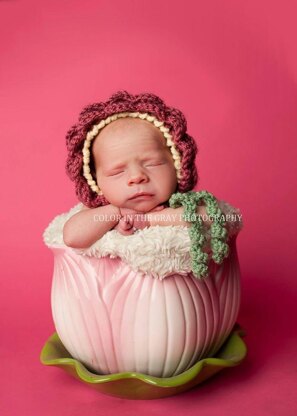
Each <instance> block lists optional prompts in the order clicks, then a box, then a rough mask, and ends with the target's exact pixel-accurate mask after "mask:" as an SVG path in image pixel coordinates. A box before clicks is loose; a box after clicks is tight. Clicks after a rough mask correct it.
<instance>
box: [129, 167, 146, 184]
mask: <svg viewBox="0 0 297 416" xmlns="http://www.w3.org/2000/svg"><path fill="white" fill-rule="evenodd" d="M147 180H148V177H147V175H146V174H145V172H143V171H142V170H140V169H139V170H135V171H134V172H131V173H130V175H129V179H128V184H129V185H133V184H134V183H141V182H147Z"/></svg>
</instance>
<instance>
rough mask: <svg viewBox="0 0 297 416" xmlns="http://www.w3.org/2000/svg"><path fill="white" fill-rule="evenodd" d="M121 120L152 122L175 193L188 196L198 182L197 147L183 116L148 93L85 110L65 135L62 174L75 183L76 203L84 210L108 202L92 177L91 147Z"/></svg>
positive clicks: (123, 95) (122, 93)
mask: <svg viewBox="0 0 297 416" xmlns="http://www.w3.org/2000/svg"><path fill="white" fill-rule="evenodd" d="M122 117H138V118H141V119H143V120H148V121H150V122H152V123H153V124H154V125H155V126H156V127H157V128H159V129H160V131H161V132H162V133H163V135H164V137H165V139H166V144H167V146H168V147H169V148H170V150H171V153H172V157H173V161H174V165H175V168H176V171H177V182H178V186H177V190H176V191H177V192H188V191H190V190H192V189H193V188H194V186H195V185H196V183H197V180H198V174H197V169H196V166H195V157H196V154H197V146H196V143H195V141H194V140H193V138H192V137H191V136H189V135H188V134H187V132H186V131H187V122H186V119H185V116H184V115H183V113H182V112H181V111H180V110H178V109H176V108H173V107H168V106H167V105H166V104H165V103H164V101H163V100H162V99H161V98H159V97H158V96H156V95H154V94H150V93H142V94H137V95H132V94H129V93H128V92H127V91H118V92H116V93H115V94H113V95H112V96H111V97H110V98H109V99H108V100H107V101H105V102H99V103H94V104H90V105H88V106H86V107H85V108H84V109H83V110H82V111H81V113H80V115H79V119H78V122H77V123H76V124H75V125H73V126H72V127H71V128H70V130H69V131H68V133H67V136H66V145H67V150H68V157H67V162H66V172H67V175H68V176H69V178H70V179H71V180H72V181H73V182H74V183H75V190H76V195H77V197H78V199H79V200H80V201H81V202H82V203H83V204H84V205H86V206H87V207H89V208H95V207H98V206H101V205H106V204H108V203H109V202H108V201H107V199H106V198H105V197H104V195H103V194H102V192H101V191H100V189H99V187H98V185H97V183H96V178H95V177H94V174H93V176H92V170H91V166H92V163H93V162H92V158H91V152H90V149H91V144H92V140H93V139H94V138H95V137H96V136H97V135H98V133H99V131H100V129H102V128H104V126H106V125H108V124H109V123H111V122H112V121H114V120H116V119H118V118H122Z"/></svg>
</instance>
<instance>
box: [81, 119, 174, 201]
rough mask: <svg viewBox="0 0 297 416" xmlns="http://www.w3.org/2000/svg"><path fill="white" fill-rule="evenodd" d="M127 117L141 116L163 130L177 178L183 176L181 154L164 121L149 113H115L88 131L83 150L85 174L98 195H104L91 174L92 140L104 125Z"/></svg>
mask: <svg viewBox="0 0 297 416" xmlns="http://www.w3.org/2000/svg"><path fill="white" fill-rule="evenodd" d="M126 117H132V118H140V119H142V120H147V121H149V122H151V123H152V124H153V125H154V126H155V127H157V128H158V129H159V130H160V131H161V133H162V134H163V136H164V137H165V139H166V145H167V146H168V147H169V148H170V151H171V154H172V157H173V160H174V166H175V169H176V176H177V180H178V181H179V180H180V179H181V177H182V175H181V158H180V154H179V152H178V151H177V150H176V147H175V145H174V143H173V141H172V135H171V134H170V133H169V129H168V128H167V127H165V126H164V123H163V121H159V120H158V119H157V118H156V117H154V116H151V115H149V114H147V113H139V112H133V113H129V112H124V113H116V114H113V115H112V116H109V117H107V118H106V119H105V120H101V121H100V123H98V124H95V125H94V126H93V127H92V129H91V130H90V131H89V132H88V133H87V136H86V139H85V142H84V147H83V151H82V152H83V176H84V177H85V179H86V180H87V182H88V185H89V186H90V188H91V189H92V191H94V192H96V193H97V194H98V195H103V194H102V191H101V189H99V186H98V185H97V183H96V181H95V180H94V178H93V177H92V175H91V169H90V157H91V156H90V147H91V142H92V140H93V139H94V138H95V137H96V136H97V135H98V133H99V131H100V130H101V129H103V127H105V126H106V125H108V124H110V123H111V122H112V121H115V120H117V119H118V118H126Z"/></svg>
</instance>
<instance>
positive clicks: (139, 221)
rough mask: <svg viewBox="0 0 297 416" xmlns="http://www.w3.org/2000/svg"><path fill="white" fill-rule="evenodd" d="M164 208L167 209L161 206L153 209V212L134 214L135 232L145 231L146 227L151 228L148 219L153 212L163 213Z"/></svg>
mask: <svg viewBox="0 0 297 416" xmlns="http://www.w3.org/2000/svg"><path fill="white" fill-rule="evenodd" d="M164 208H165V207H164V205H159V206H157V207H155V208H153V209H152V210H151V211H148V212H137V213H136V214H132V217H133V229H134V231H136V230H143V229H144V228H145V227H150V225H151V223H150V221H149V219H148V214H150V213H152V212H157V211H161V210H163V209H164ZM130 217H131V216H130Z"/></svg>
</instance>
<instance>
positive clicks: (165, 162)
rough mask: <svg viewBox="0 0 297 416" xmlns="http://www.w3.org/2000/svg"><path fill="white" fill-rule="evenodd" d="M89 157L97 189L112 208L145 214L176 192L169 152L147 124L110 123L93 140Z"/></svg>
mask: <svg viewBox="0 0 297 416" xmlns="http://www.w3.org/2000/svg"><path fill="white" fill-rule="evenodd" d="M92 154H93V158H94V164H95V170H96V178H97V183H98V186H99V188H100V189H101V190H102V192H103V194H104V196H105V197H106V199H107V200H108V201H109V202H110V203H111V204H113V205H115V206H118V207H123V208H131V209H134V210H136V211H142V212H147V211H150V210H151V209H153V208H154V207H156V206H157V205H159V204H161V203H163V202H166V201H167V200H168V199H169V198H170V196H171V194H172V193H173V192H174V191H175V190H176V186H177V179H176V170H175V167H174V164H173V159H172V155H171V152H170V149H169V147H168V146H167V145H166V142H165V138H164V136H163V135H162V133H161V132H160V131H159V129H158V128H157V127H155V126H154V125H153V124H152V123H150V122H149V121H146V120H141V119H132V118H124V119H118V120H116V121H113V122H112V123H110V124H109V125H108V126H106V127H104V129H103V130H102V131H101V132H100V133H99V135H98V136H97V137H96V139H94V142H93V146H92ZM139 193H145V194H144V195H140V196H137V194H139Z"/></svg>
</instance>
